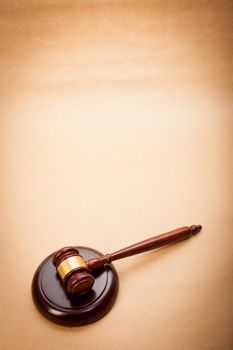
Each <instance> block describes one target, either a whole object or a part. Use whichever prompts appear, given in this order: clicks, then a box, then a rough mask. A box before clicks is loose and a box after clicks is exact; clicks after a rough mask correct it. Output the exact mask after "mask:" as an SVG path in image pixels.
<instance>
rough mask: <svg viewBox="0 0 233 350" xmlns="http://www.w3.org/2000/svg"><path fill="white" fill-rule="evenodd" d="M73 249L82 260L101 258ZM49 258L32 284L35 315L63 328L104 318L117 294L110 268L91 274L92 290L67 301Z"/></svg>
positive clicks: (105, 266) (79, 248)
mask: <svg viewBox="0 0 233 350" xmlns="http://www.w3.org/2000/svg"><path fill="white" fill-rule="evenodd" d="M77 248H78V250H79V252H80V254H81V255H82V256H83V258H84V259H85V260H88V259H91V258H96V257H100V256H102V254H101V253H100V252H98V251H97V250H94V249H91V248H86V247H77ZM53 254H54V253H53ZM53 254H51V255H49V256H48V257H47V258H46V259H45V260H44V261H43V262H42V263H41V264H40V266H39V267H38V269H37V270H36V272H35V275H34V277H33V281H32V296H33V299H34V302H35V304H36V306H37V308H38V309H39V311H40V312H41V313H42V314H43V315H44V316H45V317H46V318H48V319H49V320H51V321H53V322H55V323H59V324H62V325H65V326H81V325H85V324H88V323H92V322H95V321H97V320H99V319H100V318H102V317H103V316H104V315H106V313H107V312H108V311H110V309H111V307H112V306H113V304H114V301H115V299H116V297H117V293H118V275H117V272H116V270H115V268H114V266H113V265H112V264H109V265H104V266H103V267H101V268H99V269H97V270H96V271H94V272H93V275H94V277H95V282H94V285H93V287H92V289H91V290H90V291H88V292H87V293H85V294H82V295H77V296H73V297H70V296H68V295H67V293H66V291H65V289H64V286H63V285H62V283H61V281H60V278H59V277H58V275H57V272H56V269H55V267H54V265H53V263H52V257H53Z"/></svg>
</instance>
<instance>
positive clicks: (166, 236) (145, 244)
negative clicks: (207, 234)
mask: <svg viewBox="0 0 233 350" xmlns="http://www.w3.org/2000/svg"><path fill="white" fill-rule="evenodd" d="M201 229H202V227H201V225H192V226H190V227H189V226H185V227H181V228H178V229H176V230H173V231H170V232H167V233H163V234H161V235H158V236H154V237H152V238H149V239H146V240H144V241H142V242H139V243H136V244H133V245H131V246H129V247H126V248H123V249H120V250H118V251H116V252H114V253H112V254H106V255H103V256H101V257H100V258H94V259H90V260H87V261H86V264H87V267H88V268H89V269H96V268H98V267H100V266H103V265H104V264H110V263H111V262H112V261H114V260H118V259H122V258H126V257H128V256H131V255H136V254H140V253H144V252H146V251H149V250H152V249H156V248H160V247H162V246H165V245H168V244H171V243H177V242H180V241H183V240H185V239H187V238H190V237H191V236H193V235H195V234H197V233H198V232H200V231H201Z"/></svg>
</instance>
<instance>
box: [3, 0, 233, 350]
mask: <svg viewBox="0 0 233 350" xmlns="http://www.w3.org/2000/svg"><path fill="white" fill-rule="evenodd" d="M0 11H1V15H0V39H1V44H0V52H1V55H0V67H1V76H0V89H1V110H0V167H1V173H0V196H1V197H0V235H1V236H0V244H1V264H0V269H1V285H0V288H1V289H0V301H1V312H0V318H1V338H0V342H1V346H0V348H1V349H12V350H14V349H24V350H27V349H44V350H47V349H56V350H60V349H88V350H92V349H95V350H97V349H103V350H104V349H165V350H167V349H189V350H192V349H232V346H233V341H232V324H233V319H232V307H233V303H232V287H233V283H232V252H233V243H232V199H233V198H232V170H233V166H232V158H231V156H232V147H233V145H232V127H233V123H232V2H231V1H155V2H152V1H59V0H58V1H49V0H46V1H45V0H42V1H36V0H29V1H1V3H0ZM199 223H201V224H202V225H203V227H204V229H203V232H202V233H201V234H200V235H198V236H197V237H195V238H193V239H192V240H189V241H187V242H184V243H181V244H180V245H177V246H174V247H170V248H168V249H166V250H163V251H160V252H157V253H155V252H150V253H147V254H144V255H141V256H137V257H132V258H128V259H126V260H122V261H119V262H116V263H115V266H116V267H117V269H118V272H119V276H120V283H121V284H120V294H119V297H118V299H117V302H116V304H115V306H114V308H113V309H112V311H111V312H110V313H109V314H108V315H107V316H106V317H105V318H104V319H102V320H101V321H99V322H97V323H95V324H92V325H90V326H87V327H81V328H73V329H69V328H64V327H61V326H56V325H54V324H52V323H50V322H49V321H47V320H46V319H44V318H43V317H42V316H41V315H40V314H39V313H38V312H37V310H36V309H35V307H34V304H33V302H32V299H31V294H30V285H31V279H32V276H33V273H34V271H35V269H36V267H37V266H38V264H39V263H40V262H41V260H42V259H43V258H44V257H46V256H47V255H48V254H50V253H51V252H52V251H54V250H56V249H58V248H60V247H62V246H65V245H68V244H80V245H87V246H91V247H94V248H97V249H99V250H101V251H102V252H111V251H113V250H115V249H118V248H121V247H123V246H125V245H128V244H131V243H134V242H136V241H139V240H142V239H145V238H147V237H149V236H150V235H152V234H156V233H161V232H165V231H167V230H169V229H173V228H176V227H179V226H183V225H191V224H199ZM142 281H143V282H144V284H141V282H142Z"/></svg>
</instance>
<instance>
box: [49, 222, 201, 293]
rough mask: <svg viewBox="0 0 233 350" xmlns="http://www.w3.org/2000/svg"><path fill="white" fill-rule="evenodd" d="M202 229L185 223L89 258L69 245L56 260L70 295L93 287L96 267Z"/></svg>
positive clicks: (173, 241)
mask: <svg viewBox="0 0 233 350" xmlns="http://www.w3.org/2000/svg"><path fill="white" fill-rule="evenodd" d="M201 229H202V227H201V225H192V226H185V227H181V228H178V229H176V230H173V231H169V232H166V233H163V234H161V235H157V236H154V237H152V238H149V239H146V240H144V241H141V242H139V243H136V244H133V245H131V246H128V247H126V248H123V249H120V250H118V251H116V252H114V253H112V254H106V255H103V256H100V257H99V258H93V259H89V260H87V261H84V259H83V257H82V256H81V255H80V254H79V251H78V249H77V248H75V247H65V248H62V249H60V250H58V251H57V252H55V254H54V256H53V264H54V265H55V267H56V270H57V273H58V275H59V277H60V278H61V280H62V282H63V284H64V287H65V289H66V292H67V293H68V295H70V296H74V295H79V294H84V293H86V292H88V291H89V290H90V289H91V288H92V286H93V284H94V282H95V278H94V275H93V271H94V270H96V269H98V268H100V267H101V266H103V265H105V264H110V263H111V262H112V261H115V260H119V259H122V258H126V257H128V256H132V255H136V254H139V253H144V252H146V251H149V250H152V249H156V248H160V247H162V246H166V245H168V244H172V243H177V242H180V241H183V240H185V239H187V238H190V237H191V236H193V235H195V234H197V233H198V232H200V231H201Z"/></svg>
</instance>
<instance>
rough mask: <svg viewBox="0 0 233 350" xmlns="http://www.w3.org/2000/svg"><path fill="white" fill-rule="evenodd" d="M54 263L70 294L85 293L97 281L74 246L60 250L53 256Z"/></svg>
mask: <svg viewBox="0 0 233 350" xmlns="http://www.w3.org/2000/svg"><path fill="white" fill-rule="evenodd" d="M53 264H54V265H55V267H56V269H57V273H58V274H59V276H60V278H61V280H62V282H63V283H64V286H65V288H66V291H67V293H68V294H69V295H75V294H82V293H85V292H87V291H88V290H90V289H91V287H92V286H93V284H94V282H95V279H94V277H93V276H92V275H91V273H90V272H89V270H88V268H87V264H86V263H85V261H84V260H83V257H82V256H81V255H80V254H79V251H78V250H77V249H76V248H74V247H65V248H62V249H60V250H58V251H57V252H56V253H55V254H54V256H53Z"/></svg>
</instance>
